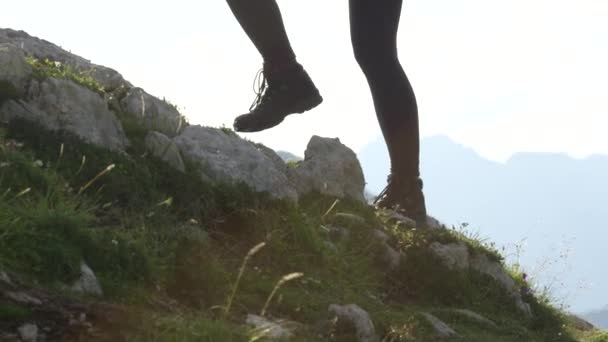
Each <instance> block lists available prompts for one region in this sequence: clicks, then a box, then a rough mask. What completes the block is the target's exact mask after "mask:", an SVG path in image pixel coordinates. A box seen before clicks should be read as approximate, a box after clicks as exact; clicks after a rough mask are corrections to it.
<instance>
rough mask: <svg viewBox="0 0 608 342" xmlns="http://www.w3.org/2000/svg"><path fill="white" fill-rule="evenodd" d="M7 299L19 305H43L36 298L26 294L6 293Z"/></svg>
mask: <svg viewBox="0 0 608 342" xmlns="http://www.w3.org/2000/svg"><path fill="white" fill-rule="evenodd" d="M4 295H5V296H6V298H8V299H11V300H13V301H15V302H17V303H21V304H27V305H42V301H41V300H40V299H38V298H36V297H33V296H31V295H29V294H27V293H25V292H6V293H4Z"/></svg>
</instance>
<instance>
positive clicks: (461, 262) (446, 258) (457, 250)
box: [429, 242, 469, 269]
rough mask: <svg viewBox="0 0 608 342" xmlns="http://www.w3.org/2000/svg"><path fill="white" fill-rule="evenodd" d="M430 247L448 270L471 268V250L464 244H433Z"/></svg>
mask: <svg viewBox="0 0 608 342" xmlns="http://www.w3.org/2000/svg"><path fill="white" fill-rule="evenodd" d="M429 247H430V249H431V251H433V252H434V253H435V255H437V256H438V257H439V258H440V259H441V260H442V261H443V263H444V264H445V265H446V266H447V267H448V268H450V269H454V268H456V269H465V268H468V267H469V248H468V247H467V246H466V245H465V244H464V243H450V244H447V245H444V244H441V243H439V242H433V243H431V245H430V246H429Z"/></svg>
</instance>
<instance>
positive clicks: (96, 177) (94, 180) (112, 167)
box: [78, 164, 116, 195]
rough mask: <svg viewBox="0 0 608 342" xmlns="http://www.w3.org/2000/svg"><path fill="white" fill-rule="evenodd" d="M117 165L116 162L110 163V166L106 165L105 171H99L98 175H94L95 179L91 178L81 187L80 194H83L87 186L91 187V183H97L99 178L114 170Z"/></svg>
mask: <svg viewBox="0 0 608 342" xmlns="http://www.w3.org/2000/svg"><path fill="white" fill-rule="evenodd" d="M115 167H116V164H110V165H108V167H106V168H105V169H104V170H103V171H101V172H100V173H98V174H97V176H95V177H93V179H91V180H90V181H89V182H88V183H87V184H85V185H84V186H82V187H80V190H78V195H80V194H82V193H83V192H84V191H85V190H86V189H87V188H89V187H90V186H91V185H93V183H95V182H96V181H97V180H98V179H99V178H101V177H103V176H104V175H105V174H107V173H108V172H110V171H112V169H114V168H115Z"/></svg>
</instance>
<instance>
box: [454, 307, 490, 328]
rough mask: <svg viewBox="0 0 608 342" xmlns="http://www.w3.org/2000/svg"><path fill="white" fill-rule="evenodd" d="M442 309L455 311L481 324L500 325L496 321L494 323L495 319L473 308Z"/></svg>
mask: <svg viewBox="0 0 608 342" xmlns="http://www.w3.org/2000/svg"><path fill="white" fill-rule="evenodd" d="M442 311H447V312H453V313H456V314H459V315H462V316H465V317H468V318H470V319H472V320H474V321H477V322H479V323H481V324H485V325H488V326H491V327H492V328H498V326H497V325H496V323H494V322H493V321H491V320H489V319H487V318H485V317H483V316H482V315H480V314H478V313H476V312H474V311H471V310H467V309H446V310H442Z"/></svg>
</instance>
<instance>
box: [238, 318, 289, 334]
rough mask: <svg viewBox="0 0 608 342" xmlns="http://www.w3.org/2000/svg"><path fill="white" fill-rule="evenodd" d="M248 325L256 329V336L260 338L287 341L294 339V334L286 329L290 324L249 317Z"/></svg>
mask: <svg viewBox="0 0 608 342" xmlns="http://www.w3.org/2000/svg"><path fill="white" fill-rule="evenodd" d="M246 322H247V324H249V325H251V326H253V327H254V329H255V332H254V335H255V336H256V337H258V339H259V338H262V337H263V338H270V339H285V338H290V337H293V332H292V331H291V330H290V329H289V328H288V327H286V325H288V324H289V322H286V321H279V322H275V321H271V320H268V319H266V318H264V317H262V316H257V315H247V320H246Z"/></svg>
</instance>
